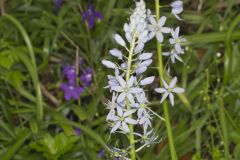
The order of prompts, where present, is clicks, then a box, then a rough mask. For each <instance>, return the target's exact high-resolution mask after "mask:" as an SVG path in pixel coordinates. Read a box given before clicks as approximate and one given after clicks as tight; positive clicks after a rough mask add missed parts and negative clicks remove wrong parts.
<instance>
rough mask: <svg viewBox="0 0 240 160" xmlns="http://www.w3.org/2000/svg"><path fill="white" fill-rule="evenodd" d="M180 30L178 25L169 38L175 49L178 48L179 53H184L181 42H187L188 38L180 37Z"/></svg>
mask: <svg viewBox="0 0 240 160" xmlns="http://www.w3.org/2000/svg"><path fill="white" fill-rule="evenodd" d="M179 30H180V27H177V28H176V29H175V31H174V30H173V29H172V30H171V35H172V38H170V39H169V42H170V44H172V45H174V47H175V50H176V51H177V52H178V53H183V52H184V50H183V49H182V47H181V45H180V44H181V43H182V42H185V41H186V39H185V38H181V37H179Z"/></svg>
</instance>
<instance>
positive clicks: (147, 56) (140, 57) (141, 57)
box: [138, 53, 152, 60]
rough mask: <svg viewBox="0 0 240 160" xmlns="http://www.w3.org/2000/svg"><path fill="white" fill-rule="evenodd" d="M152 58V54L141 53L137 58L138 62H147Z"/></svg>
mask: <svg viewBox="0 0 240 160" xmlns="http://www.w3.org/2000/svg"><path fill="white" fill-rule="evenodd" d="M150 58H152V53H143V54H141V55H140V56H139V58H138V59H139V60H147V59H150Z"/></svg>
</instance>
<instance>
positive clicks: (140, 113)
mask: <svg viewBox="0 0 240 160" xmlns="http://www.w3.org/2000/svg"><path fill="white" fill-rule="evenodd" d="M143 111H144V109H143V108H139V109H138V112H137V115H138V118H142V116H143V115H142V114H143Z"/></svg>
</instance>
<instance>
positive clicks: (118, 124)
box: [111, 121, 121, 133]
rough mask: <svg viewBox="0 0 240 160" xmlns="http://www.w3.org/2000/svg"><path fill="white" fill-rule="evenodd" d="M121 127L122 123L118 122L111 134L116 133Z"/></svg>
mask: <svg viewBox="0 0 240 160" xmlns="http://www.w3.org/2000/svg"><path fill="white" fill-rule="evenodd" d="M120 126H121V122H120V121H118V122H117V123H116V124H115V125H114V126H113V128H112V130H111V133H114V132H115V131H116V130H117V129H118V128H119V127H120Z"/></svg>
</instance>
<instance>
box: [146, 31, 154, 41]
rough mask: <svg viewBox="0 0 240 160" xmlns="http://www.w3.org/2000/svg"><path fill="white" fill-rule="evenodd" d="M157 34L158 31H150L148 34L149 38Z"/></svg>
mask: <svg viewBox="0 0 240 160" xmlns="http://www.w3.org/2000/svg"><path fill="white" fill-rule="evenodd" d="M155 35H156V32H150V33H149V34H148V40H151V39H152V38H153V37H154V36H155Z"/></svg>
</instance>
